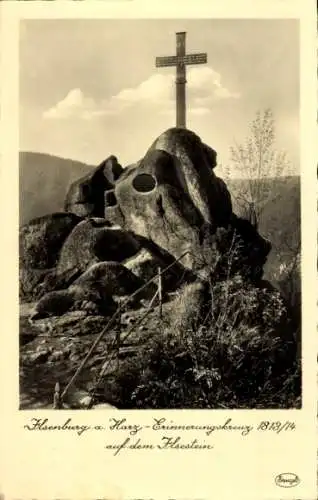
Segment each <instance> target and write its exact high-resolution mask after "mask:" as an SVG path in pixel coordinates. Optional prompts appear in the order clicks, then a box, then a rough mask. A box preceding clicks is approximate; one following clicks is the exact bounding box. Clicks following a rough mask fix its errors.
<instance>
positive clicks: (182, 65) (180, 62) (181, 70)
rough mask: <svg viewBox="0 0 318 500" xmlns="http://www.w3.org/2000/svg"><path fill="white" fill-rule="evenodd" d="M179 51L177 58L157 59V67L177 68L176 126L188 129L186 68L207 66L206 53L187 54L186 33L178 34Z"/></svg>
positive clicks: (177, 51)
mask: <svg viewBox="0 0 318 500" xmlns="http://www.w3.org/2000/svg"><path fill="white" fill-rule="evenodd" d="M176 42H177V50H176V55H175V56H166V57H156V67H157V68H160V67H163V66H176V125H177V127H182V128H186V83H187V80H186V66H187V64H205V63H206V62H207V54H206V53H202V52H201V53H198V54H186V33H185V32H184V31H182V32H179V33H176Z"/></svg>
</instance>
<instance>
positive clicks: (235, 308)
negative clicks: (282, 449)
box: [105, 276, 301, 409]
mask: <svg viewBox="0 0 318 500" xmlns="http://www.w3.org/2000/svg"><path fill="white" fill-rule="evenodd" d="M211 292H212V294H211V300H210V303H209V308H208V311H207V310H205V311H204V310H202V309H201V310H200V309H198V302H197V301H192V300H190V296H191V293H190V294H189V292H188V291H187V290H184V291H183V293H180V296H179V297H178V298H177V300H176V302H175V304H174V308H173V315H174V318H178V317H180V316H179V314H178V309H180V311H184V310H185V309H186V310H187V315H183V318H184V321H183V322H182V321H181V322H180V321H179V320H174V319H173V318H172V319H171V320H170V322H169V323H166V324H165V325H164V326H163V328H162V331H158V332H157V333H156V335H154V337H153V338H152V340H151V341H150V342H148V343H147V345H146V347H145V348H143V349H141V350H140V351H139V352H138V354H137V355H136V356H134V357H133V358H130V359H127V360H126V361H125V362H124V363H123V364H122V365H121V367H120V369H119V371H118V372H117V373H116V376H114V377H113V378H112V379H109V378H108V379H105V396H106V397H107V396H108V397H111V402H112V403H113V404H115V405H116V406H117V407H119V408H148V409H150V408H153V409H155V408H205V409H208V408H297V407H300V405H301V397H300V393H301V362H300V353H299V349H300V348H299V345H300V338H299V336H300V333H299V330H298V328H297V324H295V322H293V321H292V319H291V318H290V315H289V313H288V310H287V307H286V305H285V303H284V302H283V300H282V297H281V295H280V294H279V293H278V292H277V293H276V292H273V290H267V289H266V288H255V286H253V285H247V284H243V283H242V281H241V278H240V277H239V276H235V277H234V278H232V279H231V280H228V281H224V282H220V283H218V284H217V285H215V286H213V287H212V290H211ZM195 293H196V294H197V293H198V290H197V289H196V290H195ZM107 393H108V394H107Z"/></svg>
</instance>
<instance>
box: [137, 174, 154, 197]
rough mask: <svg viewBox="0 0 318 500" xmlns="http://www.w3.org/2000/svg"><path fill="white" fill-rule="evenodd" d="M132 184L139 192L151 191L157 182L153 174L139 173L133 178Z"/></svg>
mask: <svg viewBox="0 0 318 500" xmlns="http://www.w3.org/2000/svg"><path fill="white" fill-rule="evenodd" d="M132 185H133V187H134V188H135V189H136V191H138V192H139V193H149V192H150V191H153V190H154V189H155V187H156V185H157V182H156V179H155V177H154V176H153V175H150V174H139V175H136V177H135V178H134V179H133V181H132Z"/></svg>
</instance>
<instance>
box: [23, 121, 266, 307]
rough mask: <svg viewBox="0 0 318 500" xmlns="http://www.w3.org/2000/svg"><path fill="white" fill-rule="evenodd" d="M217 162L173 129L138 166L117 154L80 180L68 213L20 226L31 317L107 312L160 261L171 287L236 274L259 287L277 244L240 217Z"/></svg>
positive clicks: (202, 146) (196, 142)
mask: <svg viewBox="0 0 318 500" xmlns="http://www.w3.org/2000/svg"><path fill="white" fill-rule="evenodd" d="M216 158H217V154H216V152H215V151H214V150H213V149H212V148H211V147H209V146H207V145H205V144H204V143H202V141H201V139H200V138H199V137H198V136H197V135H196V134H195V133H193V132H191V131H189V130H186V129H179V128H172V129H169V130H167V131H165V132H164V133H163V134H161V135H160V136H159V137H158V138H157V139H156V141H155V142H154V143H153V144H152V145H151V146H150V148H149V149H148V151H147V152H146V154H145V156H144V157H143V158H142V159H141V160H140V161H139V162H137V163H136V164H134V165H130V166H129V167H126V168H125V169H123V168H122V166H121V165H120V164H119V163H118V161H117V159H116V157H114V156H111V157H109V158H108V159H107V160H105V161H104V162H103V163H102V164H101V165H99V166H98V167H97V168H96V169H95V170H93V171H92V172H91V173H89V174H88V175H86V176H85V177H83V178H81V179H79V180H78V181H76V182H75V183H73V184H72V185H71V186H70V188H69V191H68V193H67V196H66V201H65V212H63V213H62V212H61V213H58V214H50V215H47V216H44V217H41V218H39V219H36V220H32V221H30V222H29V223H28V224H26V225H25V226H23V227H22V228H21V230H20V284H21V286H20V293H21V300H22V301H23V300H24V301H26V300H28V301H30V299H31V300H36V301H38V302H37V305H36V307H35V311H34V312H33V317H36V316H37V315H42V316H43V315H44V316H45V315H46V314H47V315H59V314H64V313H65V312H66V311H68V310H74V309H85V308H86V309H87V310H88V311H95V312H96V311H98V312H99V313H102V314H105V313H107V311H109V310H112V309H113V307H114V301H115V303H116V301H117V300H118V297H120V296H129V295H130V294H132V293H134V292H135V291H136V290H138V288H140V287H141V286H142V285H143V284H145V283H146V281H147V280H149V279H151V278H153V277H155V276H156V273H157V272H158V267H159V266H160V267H161V269H164V268H166V267H167V266H171V267H170V268H169V272H168V273H167V274H164V288H165V290H166V291H167V292H169V291H173V290H176V289H178V287H180V286H181V285H184V284H185V283H189V282H195V281H199V282H202V283H209V282H211V280H212V281H217V280H220V279H221V280H222V279H223V278H224V279H225V278H226V277H229V275H234V274H237V273H239V274H241V275H242V276H243V277H244V279H246V280H248V281H249V282H253V283H255V285H257V284H258V283H260V280H261V278H262V273H263V266H264V264H265V262H266V257H267V255H268V253H269V251H270V248H271V246H270V243H269V242H268V241H267V240H265V239H264V238H262V236H261V235H260V234H259V233H258V232H257V230H256V229H255V227H253V226H252V225H251V224H250V223H249V222H248V221H246V220H244V219H241V218H239V217H237V216H236V215H235V214H234V213H233V211H232V204H231V196H230V193H229V191H228V189H227V187H226V185H225V183H224V181H223V180H222V179H220V178H219V177H217V176H216V175H215V173H214V168H215V166H216V164H217V162H216ZM153 290H154V288H153V286H149V287H148V288H146V291H147V294H148V295H147V294H146V295H144V296H143V297H146V298H151V295H152V294H153ZM53 304H54V305H53Z"/></svg>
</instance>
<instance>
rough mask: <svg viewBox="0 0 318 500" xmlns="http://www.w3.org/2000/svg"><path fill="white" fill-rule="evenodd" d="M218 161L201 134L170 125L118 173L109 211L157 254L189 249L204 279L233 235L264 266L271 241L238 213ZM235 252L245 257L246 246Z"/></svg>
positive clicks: (189, 261) (186, 262)
mask: <svg viewBox="0 0 318 500" xmlns="http://www.w3.org/2000/svg"><path fill="white" fill-rule="evenodd" d="M215 165H216V153H215V152H214V150H212V149H211V148H209V147H208V146H206V145H204V144H203V143H202V142H201V140H200V138H199V137H198V136H197V135H196V134H194V133H193V132H190V131H189V130H184V129H177V128H174V129H169V130H167V131H166V132H164V133H163V134H162V135H161V136H160V137H159V138H158V139H157V140H156V141H155V142H154V143H153V145H152V146H151V147H150V149H149V150H148V151H147V153H146V155H145V157H144V158H143V159H142V160H140V161H139V162H138V163H137V164H136V165H135V166H131V167H130V168H128V169H126V170H125V172H124V173H123V174H122V175H121V177H120V178H119V179H118V181H117V182H116V185H115V189H114V194H113V196H114V201H115V202H116V203H115V202H114V203H113V204H112V206H111V207H107V205H106V210H105V217H106V218H108V219H109V220H111V221H112V222H114V223H121V224H122V225H123V226H124V228H125V229H126V230H129V231H131V232H133V233H134V234H136V235H139V236H140V237H142V238H144V240H145V241H148V242H151V243H152V244H153V245H152V252H153V253H154V254H157V256H161V257H163V256H164V254H168V255H170V256H171V257H172V258H174V259H179V258H180V257H181V256H182V255H184V254H186V255H185V256H184V257H183V258H182V265H183V266H184V267H185V268H187V269H188V270H191V271H193V272H194V273H195V274H196V275H197V276H199V277H200V278H203V279H207V278H208V277H209V276H210V275H211V274H215V271H216V266H217V265H219V261H220V260H221V259H222V257H223V256H224V253H226V252H225V249H229V248H230V247H231V240H232V239H233V238H234V235H238V237H239V239H240V240H241V241H244V245H245V246H246V245H247V248H248V249H249V250H251V252H250V253H251V255H248V258H249V257H250V256H252V254H253V262H251V265H252V266H253V267H258V268H261V267H262V266H263V263H264V260H265V259H266V256H267V254H268V252H269V250H270V246H269V244H268V242H266V241H265V240H264V239H263V238H261V236H260V235H259V234H258V233H257V231H256V230H255V228H253V227H252V226H251V225H250V227H249V228H247V224H248V222H246V221H243V222H241V221H240V220H239V219H238V218H237V217H236V216H235V215H234V214H233V212H232V204H231V197H230V193H229V192H228V190H227V187H226V185H225V183H224V182H223V180H222V179H220V178H218V177H217V176H216V175H215V174H214V172H213V169H214V167H215ZM222 235H223V237H222ZM236 252H241V253H242V252H243V254H244V255H243V258H245V254H246V252H247V250H246V248H245V247H244V248H243V249H242V250H241V249H240V250H239V249H238V248H236ZM247 253H248V252H247ZM256 261H257V262H256ZM236 267H237V266H236Z"/></svg>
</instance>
